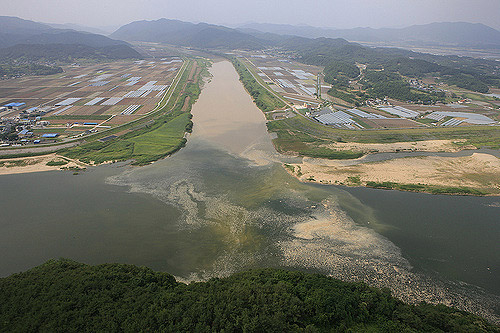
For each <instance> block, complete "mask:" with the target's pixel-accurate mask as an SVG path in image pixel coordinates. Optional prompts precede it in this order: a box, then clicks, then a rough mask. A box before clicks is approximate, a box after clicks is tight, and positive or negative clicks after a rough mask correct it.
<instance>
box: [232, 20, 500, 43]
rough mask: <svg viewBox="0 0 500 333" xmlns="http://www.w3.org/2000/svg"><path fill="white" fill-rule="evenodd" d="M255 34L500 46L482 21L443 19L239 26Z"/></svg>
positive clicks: (494, 33) (499, 36) (495, 33)
mask: <svg viewBox="0 0 500 333" xmlns="http://www.w3.org/2000/svg"><path fill="white" fill-rule="evenodd" d="M238 30H240V31H242V32H247V33H251V34H255V33H256V32H266V33H273V34H279V35H294V36H301V37H307V38H318V37H329V38H344V39H347V40H350V41H358V42H385V43H405V44H412V45H413V46H465V47H482V48H500V31H498V30H495V29H493V28H491V27H488V26H486V25H484V24H480V23H475V24H473V23H466V22H442V23H431V24H425V25H413V26H410V27H406V28H400V29H396V28H383V29H372V28H355V29H329V28H316V27H311V26H294V25H282V24H267V23H251V24H246V25H244V26H241V27H239V28H238Z"/></svg>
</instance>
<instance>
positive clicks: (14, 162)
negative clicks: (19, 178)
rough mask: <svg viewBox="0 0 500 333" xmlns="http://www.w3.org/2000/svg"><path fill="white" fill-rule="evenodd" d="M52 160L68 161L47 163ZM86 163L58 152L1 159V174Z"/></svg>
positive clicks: (83, 165)
mask: <svg viewBox="0 0 500 333" xmlns="http://www.w3.org/2000/svg"><path fill="white" fill-rule="evenodd" d="M52 161H67V162H68V163H67V164H64V165H54V166H50V165H47V163H49V162H52ZM85 167H86V165H85V164H84V163H81V162H78V161H75V160H72V159H69V158H67V157H62V156H60V155H57V154H55V153H54V154H49V155H43V156H33V157H22V158H9V159H0V176H1V175H13V174H22V173H31V172H44V171H54V170H61V169H62V168H85Z"/></svg>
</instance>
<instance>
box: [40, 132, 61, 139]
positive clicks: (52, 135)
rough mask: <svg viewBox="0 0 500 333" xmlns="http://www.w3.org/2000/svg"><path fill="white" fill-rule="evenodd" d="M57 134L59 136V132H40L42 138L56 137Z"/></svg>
mask: <svg viewBox="0 0 500 333" xmlns="http://www.w3.org/2000/svg"><path fill="white" fill-rule="evenodd" d="M58 136H59V133H46V134H42V138H48V139H53V138H57V137H58Z"/></svg>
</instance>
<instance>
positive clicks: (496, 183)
mask: <svg viewBox="0 0 500 333" xmlns="http://www.w3.org/2000/svg"><path fill="white" fill-rule="evenodd" d="M284 166H285V169H286V170H287V171H288V172H289V173H290V174H292V175H293V176H294V177H296V178H297V179H299V180H301V181H309V182H317V183H322V184H333V185H350V186H366V183H367V182H393V183H398V184H423V185H429V186H441V187H468V188H473V189H478V190H482V191H485V192H487V193H489V194H492V195H500V159H499V158H497V157H495V156H492V155H489V154H484V153H474V154H472V155H471V156H461V157H438V156H425V157H407V158H399V159H394V160H387V161H381V162H367V163H359V164H355V165H353V164H351V165H349V163H348V161H335V160H321V159H313V158H304V159H303V161H302V163H298V164H287V165H284Z"/></svg>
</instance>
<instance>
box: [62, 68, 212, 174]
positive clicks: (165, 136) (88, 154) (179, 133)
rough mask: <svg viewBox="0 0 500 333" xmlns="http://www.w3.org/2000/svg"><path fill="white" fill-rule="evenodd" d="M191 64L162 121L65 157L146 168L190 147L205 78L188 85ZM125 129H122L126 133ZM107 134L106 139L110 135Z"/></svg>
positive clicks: (163, 109)
mask: <svg viewBox="0 0 500 333" xmlns="http://www.w3.org/2000/svg"><path fill="white" fill-rule="evenodd" d="M193 65H194V63H191V64H190V65H189V66H188V67H187V68H186V70H184V72H183V73H182V75H181V78H180V80H179V83H178V84H177V86H176V88H175V91H173V92H172V93H171V98H169V100H168V102H166V103H165V104H164V105H163V107H161V109H160V110H159V113H160V114H161V115H160V116H159V117H156V118H153V119H154V121H153V122H151V121H150V120H151V119H150V118H149V117H146V118H144V119H143V121H144V120H148V121H150V122H148V123H146V124H144V126H142V128H140V129H137V130H134V131H131V132H129V133H127V134H124V135H122V136H120V137H118V138H116V139H113V140H109V141H106V142H99V141H94V142H90V143H87V144H84V145H81V146H77V147H74V148H70V149H67V150H63V151H61V152H60V153H61V154H62V155H64V156H67V157H70V158H75V159H79V160H81V161H82V162H85V163H91V162H94V163H96V164H100V163H103V162H106V161H125V160H134V164H135V165H145V164H149V163H151V162H154V161H156V160H158V159H161V158H163V157H165V156H168V155H171V154H173V153H175V152H176V151H178V150H179V149H181V148H182V147H184V146H185V144H186V139H185V138H184V134H185V133H186V132H191V130H192V127H193V123H192V121H191V117H192V115H191V113H190V111H191V105H192V104H193V103H194V102H195V101H196V100H197V98H198V96H199V94H200V92H201V89H200V84H201V78H200V76H199V75H198V76H197V77H195V78H194V79H193V80H192V81H188V76H189V72H190V69H191V67H192V66H193ZM198 65H199V66H206V65H207V64H206V63H205V62H202V61H201V60H200V61H198ZM187 97H189V98H190V99H189V106H188V110H186V111H182V107H183V106H184V103H185V99H186V98H187ZM132 125H133V126H137V123H136V122H134V123H133V124H128V126H127V128H131V127H132ZM123 129H124V128H121V130H123ZM110 134H111V133H110V132H106V135H110Z"/></svg>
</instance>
